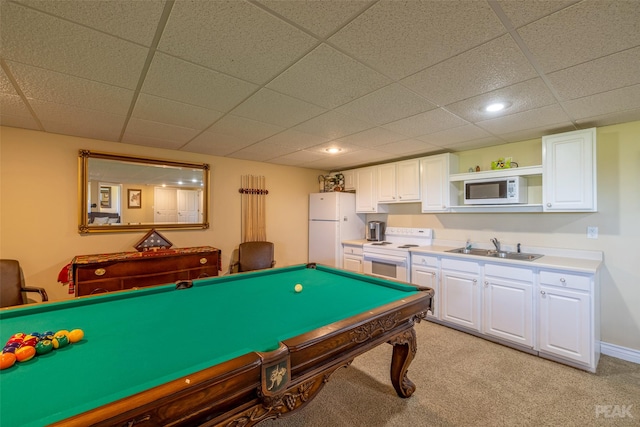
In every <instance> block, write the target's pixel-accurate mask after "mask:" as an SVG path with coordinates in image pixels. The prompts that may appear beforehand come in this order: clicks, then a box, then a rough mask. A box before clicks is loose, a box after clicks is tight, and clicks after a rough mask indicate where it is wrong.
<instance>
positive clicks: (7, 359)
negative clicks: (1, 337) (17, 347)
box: [0, 353, 16, 369]
mask: <svg viewBox="0 0 640 427" xmlns="http://www.w3.org/2000/svg"><path fill="white" fill-rule="evenodd" d="M14 363H16V355H15V354H13V353H2V354H0V369H7V368H10V367H12V366H13V364H14Z"/></svg>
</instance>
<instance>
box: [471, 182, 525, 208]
mask: <svg viewBox="0 0 640 427" xmlns="http://www.w3.org/2000/svg"><path fill="white" fill-rule="evenodd" d="M518 203H527V179H526V178H525V177H523V176H510V177H504V178H486V179H474V180H470V181H465V182H464V204H465V205H508V204H518Z"/></svg>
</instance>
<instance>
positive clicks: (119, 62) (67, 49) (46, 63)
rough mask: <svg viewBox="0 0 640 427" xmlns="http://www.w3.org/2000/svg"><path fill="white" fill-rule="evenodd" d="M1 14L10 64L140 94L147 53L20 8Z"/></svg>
mask: <svg viewBox="0 0 640 427" xmlns="http://www.w3.org/2000/svg"><path fill="white" fill-rule="evenodd" d="M1 8H2V13H1V15H2V17H1V19H2V21H1V22H2V24H1V27H0V34H1V38H2V53H1V55H2V57H3V58H4V59H8V60H13V61H16V62H21V63H24V64H29V65H33V66H36V67H41V68H45V69H49V70H53V71H57V72H59V73H63V74H69V75H72V76H77V77H82V78H85V79H88V80H94V81H98V82H102V83H107V84H111V85H114V86H120V87H123V88H127V89H135V88H136V85H137V84H138V80H139V79H140V72H141V71H142V67H143V65H144V62H145V60H146V57H147V52H148V49H147V48H144V47H142V46H139V45H136V44H134V43H131V42H128V41H125V40H122V39H119V38H117V37H113V36H109V35H107V34H104V33H101V32H98V31H95V30H91V29H89V28H87V27H83V26H81V25H77V24H73V23H71V22H69V21H65V20H63V19H58V18H55V17H53V16H51V15H46V14H44V13H42V12H38V11H35V10H33V9H28V8H26V7H23V6H20V5H18V4H15V3H9V2H2V3H1Z"/></svg>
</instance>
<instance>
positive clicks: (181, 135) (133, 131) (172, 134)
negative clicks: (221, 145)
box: [124, 117, 198, 147]
mask: <svg viewBox="0 0 640 427" xmlns="http://www.w3.org/2000/svg"><path fill="white" fill-rule="evenodd" d="M197 134H198V131H197V130H196V129H190V128H186V127H181V126H174V125H169V124H165V123H158V122H152V121H150V120H142V119H138V118H135V117H132V118H131V119H130V120H129V123H128V124H127V129H126V130H125V134H124V135H125V137H126V140H127V141H130V142H133V141H135V140H136V137H138V136H140V137H147V138H154V139H157V140H166V141H173V142H175V144H176V147H180V146H182V145H184V144H185V143H186V142H187V141H189V140H191V139H192V138H193V137H195V136H196V135H197Z"/></svg>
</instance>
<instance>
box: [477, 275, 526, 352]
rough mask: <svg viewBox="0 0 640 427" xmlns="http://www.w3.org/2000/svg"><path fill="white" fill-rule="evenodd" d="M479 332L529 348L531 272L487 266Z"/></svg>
mask: <svg viewBox="0 0 640 427" xmlns="http://www.w3.org/2000/svg"><path fill="white" fill-rule="evenodd" d="M482 314H483V322H482V323H483V328H482V332H483V333H485V334H487V335H491V336H494V337H496V338H500V339H502V340H507V341H510V342H513V343H516V344H519V345H522V346H525V347H529V348H533V346H534V340H533V270H531V269H527V268H516V267H507V266H501V265H495V264H487V265H485V268H484V280H483V297H482Z"/></svg>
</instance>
